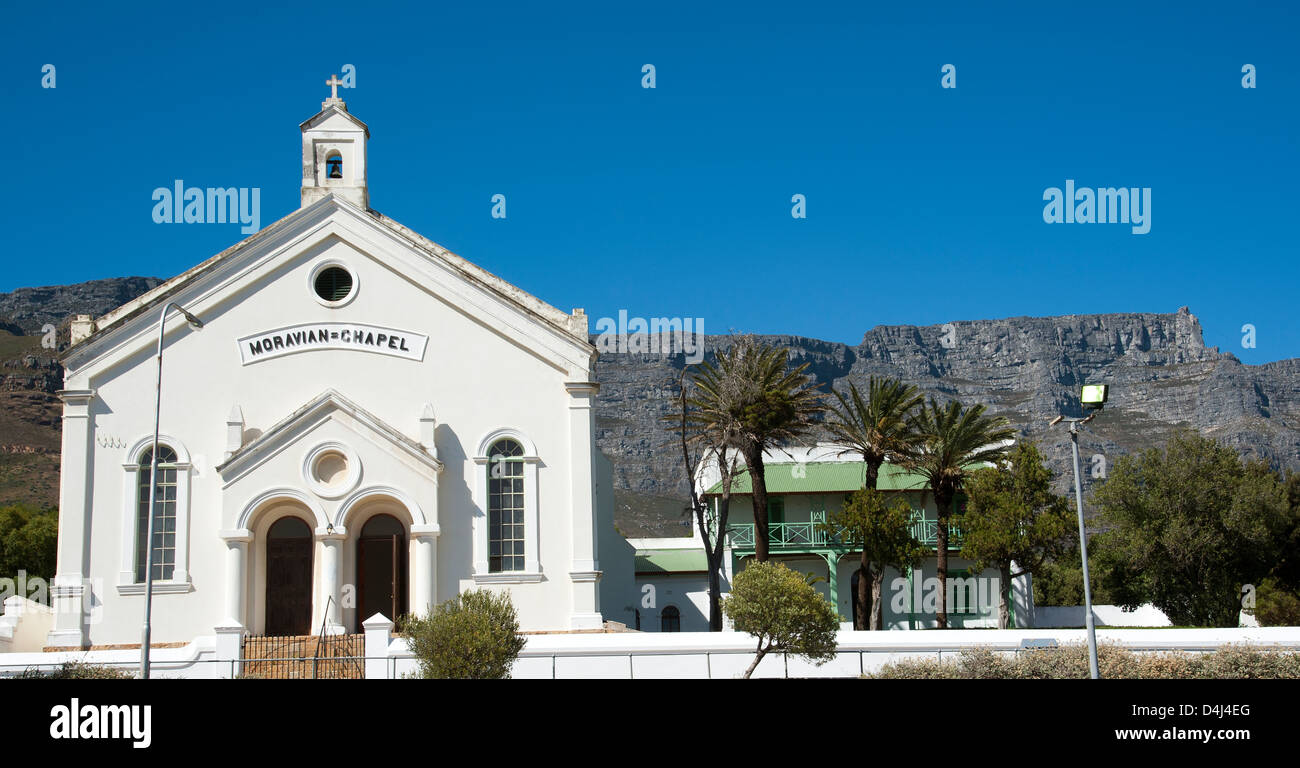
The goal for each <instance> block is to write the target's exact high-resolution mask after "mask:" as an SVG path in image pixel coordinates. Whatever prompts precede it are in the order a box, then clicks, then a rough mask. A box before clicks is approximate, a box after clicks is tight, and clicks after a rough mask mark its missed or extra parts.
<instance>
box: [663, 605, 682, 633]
mask: <svg viewBox="0 0 1300 768" xmlns="http://www.w3.org/2000/svg"><path fill="white" fill-rule="evenodd" d="M659 631H660V632H681V631H682V612H681V611H679V610H677V606H675V605H665V606H664V609H663V611H662V612H661V613H660V614H659Z"/></svg>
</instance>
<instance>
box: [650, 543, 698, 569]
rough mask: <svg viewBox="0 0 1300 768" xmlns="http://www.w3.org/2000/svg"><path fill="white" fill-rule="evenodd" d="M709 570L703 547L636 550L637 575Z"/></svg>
mask: <svg viewBox="0 0 1300 768" xmlns="http://www.w3.org/2000/svg"><path fill="white" fill-rule="evenodd" d="M707 570H709V561H708V558H706V557H705V556H704V548H703V545H701V546H700V548H699V549H638V550H637V552H636V572H637V573H693V572H695V571H707Z"/></svg>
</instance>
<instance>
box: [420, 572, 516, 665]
mask: <svg viewBox="0 0 1300 768" xmlns="http://www.w3.org/2000/svg"><path fill="white" fill-rule="evenodd" d="M402 633H403V634H404V635H405V636H406V641H407V644H408V645H409V646H410V649H411V652H412V653H413V654H415V658H416V659H417V661H418V663H419V665H420V676H421V677H425V678H438V679H476V680H499V679H504V678H508V677H510V667H511V665H512V664H514V662H515V659H516V658H518V657H519V652H520V651H522V650H523V648H524V642H525V641H524V636H523V635H521V634H519V619H518V616H517V615H516V613H515V608H514V605H513V604H512V603H511V602H510V595H509V594H507V593H504V592H503V593H501V594H499V595H498V594H493V593H492V592H489V591H487V590H484V589H477V590H472V591H469V592H462V593H461V594H459V595H457V596H456V597H454V598H452V599H451V600H448V601H446V602H445V603H441V604H440V605H438V606H437V607H436V608H434V609H432V610H430V611H429V613H428V614H426V615H425V616H422V617H408V618H407V620H406V621H404V622H403V623H402Z"/></svg>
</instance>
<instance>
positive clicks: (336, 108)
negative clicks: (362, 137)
mask: <svg viewBox="0 0 1300 768" xmlns="http://www.w3.org/2000/svg"><path fill="white" fill-rule="evenodd" d="M334 112H337V113H339V114H340V115H343V116H344V117H346V118H347V119H348V120H351V121H352V122H353V123H356V125H357V126H358V127H359V128H361V129H362V130H363V131H365V132H366V138H367V139H368V138H370V127H369V126H368V125H366V124H365V123H364V122H362V121H361V118H359V117H357V116H356V115H354V114H352V113H351V112H349V111H348V105H347V104H346V103H344V102H343V101H342V100H340V101H339V103H337V104H330V103H329V102H325V103H324V104H323V105H322V108H321V111H319V112H317V113H316V114H314V115H312V116H311V117H309V118H307V119H306V120H303V121H302V122H301V123H299V124H298V129H299V130H303V131H305V130H307V129H309V128H314V127H315V126H316V125H317V124H319V123H320V122H321V121H323V120H324V119H325V117H326V116H328V115H329V114H331V113H334Z"/></svg>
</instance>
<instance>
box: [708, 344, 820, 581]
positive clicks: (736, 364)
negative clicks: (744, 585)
mask: <svg viewBox="0 0 1300 768" xmlns="http://www.w3.org/2000/svg"><path fill="white" fill-rule="evenodd" d="M788 358H789V353H788V352H787V351H786V350H785V349H783V348H780V347H769V346H766V345H764V344H761V343H760V342H758V341H757V340H756V339H754V337H752V336H740V337H738V338H737V339H736V340H735V341H734V342H733V343H732V345H731V346H730V347H729V348H728V349H726V350H724V351H722V352H719V353H718V356H717V358H716V360H715V361H714V362H712V363H709V362H705V363H702V364H701V365H700V366H699V370H698V371H697V372H696V373H695V374H693V376H692V381H693V383H694V384H695V386H696V387H697V388H698V389H699V391H700V393H701V394H700V395H699V396H697V397H696V398H692V399H691V401H690V404H691V405H692V406H696V407H698V410H697V412H696V413H695V414H694V416H693V423H694V425H695V426H696V428H698V429H703V430H705V431H707V432H709V433H712V434H714V435H716V436H717V437H719V438H721V439H723V440H725V441H726V443H727V444H728V445H730V446H732V447H733V448H735V449H736V450H738V451H739V452H740V454H741V456H743V457H744V459H745V465H746V467H747V468H748V471H749V478H750V484H751V486H752V496H751V498H752V499H753V504H754V547H755V554H756V556H757V557H758V559H759V561H760V562H765V561H766V560H767V556H768V519H767V479H766V474H765V470H764V466H763V453H764V451H766V450H768V449H769V448H775V447H777V446H780V445H782V444H783V443H787V442H790V441H792V440H795V439H797V438H799V437H801V436H802V435H803V434H805V432H807V431H808V429H809V428H810V427H811V426H812V424H813V421H814V419H815V418H816V417H817V416H818V415H819V414H820V413H821V412H822V411H823V410H824V406H823V405H822V397H823V396H822V395H821V394H820V393H818V392H817V391H816V390H815V389H814V388H813V386H812V383H811V381H812V380H811V378H810V377H809V376H808V375H807V374H806V373H804V371H805V370H807V368H808V364H807V363H804V364H803V365H800V366H798V367H797V368H795V369H794V370H789V366H788Z"/></svg>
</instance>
